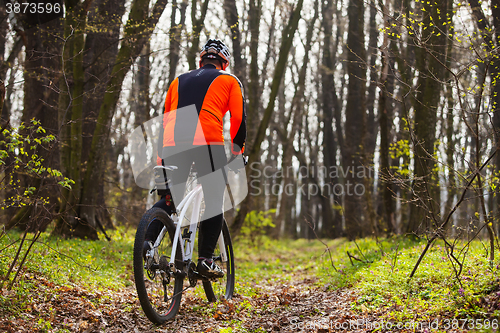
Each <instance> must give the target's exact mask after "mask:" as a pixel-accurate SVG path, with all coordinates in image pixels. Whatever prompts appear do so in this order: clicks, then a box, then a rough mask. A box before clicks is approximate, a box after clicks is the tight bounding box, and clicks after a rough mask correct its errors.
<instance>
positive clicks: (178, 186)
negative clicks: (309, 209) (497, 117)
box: [147, 40, 246, 276]
mask: <svg viewBox="0 0 500 333" xmlns="http://www.w3.org/2000/svg"><path fill="white" fill-rule="evenodd" d="M228 64H229V51H228V50H227V47H226V46H225V45H224V44H223V43H222V42H220V41H217V40H215V41H214V40H209V41H208V42H207V44H206V45H205V46H204V48H203V49H202V52H201V54H200V68H199V69H196V70H193V71H190V72H188V73H185V74H182V75H180V76H179V77H177V78H176V79H175V80H174V81H173V82H172V83H171V85H170V87H169V89H168V92H167V97H166V99H165V110H164V118H163V126H162V132H161V137H160V138H161V140H160V143H161V147H159V150H158V152H159V156H158V163H159V164H163V165H176V166H178V169H177V170H176V171H175V172H174V173H173V175H172V178H173V179H172V181H173V185H172V187H171V191H172V195H173V198H171V197H169V196H162V198H161V200H160V201H159V202H158V203H156V204H155V206H156V207H161V208H163V209H165V210H166V211H167V213H169V214H170V213H172V207H173V205H172V199H173V200H174V202H176V201H177V202H180V200H181V199H182V196H183V194H184V189H185V181H186V179H187V177H188V175H189V172H190V169H191V165H192V164H193V163H194V164H195V167H196V171H197V173H198V177H200V176H204V175H207V174H210V173H213V172H215V171H216V170H218V169H220V168H223V167H224V166H225V165H226V161H227V158H226V154H225V151H224V137H223V118H224V115H225V114H226V112H227V111H230V112H231V130H230V135H231V143H232V145H231V150H232V151H231V153H232V154H233V155H239V154H242V153H243V150H244V144H245V137H246V124H245V109H244V99H243V91H242V86H241V83H240V82H239V80H238V79H237V78H236V77H235V76H233V75H231V74H228V73H226V72H224V69H225V68H226V67H227V65H228ZM201 182H202V185H203V194H204V199H205V212H204V216H203V218H202V223H201V225H200V234H199V241H198V244H199V247H198V252H199V263H198V269H199V271H200V272H201V273H205V274H206V275H207V276H208V275H215V276H216V275H217V274H219V272H217V266H216V265H215V264H214V263H213V262H212V260H211V258H212V255H213V251H214V248H215V245H216V242H217V239H218V237H219V234H220V232H221V227H222V221H223V214H222V204H223V197H224V189H225V186H226V184H225V183H224V182H221V181H220V180H219V179H217V178H216V177H202V181H201ZM159 228H161V226H156V227H153V228H150V229H151V231H150V230H149V229H148V235H149V237H150V238H151V239H153V238H155V237H156V236H155V235H157V234H158V232H159V230H158V229H159ZM148 235H147V236H148Z"/></svg>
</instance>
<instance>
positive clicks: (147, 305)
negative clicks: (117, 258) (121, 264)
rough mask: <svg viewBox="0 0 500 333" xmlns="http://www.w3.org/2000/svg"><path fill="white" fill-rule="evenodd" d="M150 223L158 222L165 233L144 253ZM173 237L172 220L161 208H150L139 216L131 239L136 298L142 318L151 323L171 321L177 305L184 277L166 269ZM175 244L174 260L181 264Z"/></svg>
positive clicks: (179, 253) (178, 245)
mask: <svg viewBox="0 0 500 333" xmlns="http://www.w3.org/2000/svg"><path fill="white" fill-rule="evenodd" d="M153 221H160V222H161V223H162V225H163V226H165V228H166V232H165V233H164V235H163V238H162V239H161V241H160V243H159V245H158V246H157V247H156V248H155V249H153V250H154V251H145V250H144V242H145V236H146V231H147V229H148V227H149V225H150V224H151V223H152V222H153ZM174 234H175V225H174V222H173V221H172V219H171V218H170V217H169V216H168V214H167V213H166V212H165V211H164V210H163V209H161V208H158V207H153V208H151V209H150V210H148V211H147V212H146V213H145V214H144V215H143V216H142V219H141V222H140V223H139V227H138V228H137V232H136V236H135V243H134V278H135V286H136V288H137V296H138V297H139V301H140V303H141V307H142V309H143V310H144V313H145V314H146V317H148V319H149V320H150V321H151V322H153V323H155V324H162V323H164V322H165V321H167V320H169V319H171V318H173V317H174V316H175V315H176V314H177V312H178V311H179V306H180V302H181V297H182V286H183V279H184V276H183V275H182V274H177V273H176V272H173V271H172V269H171V268H170V266H169V262H170V257H171V253H172V247H173V243H174V242H173V238H174ZM153 243H154V241H153ZM175 243H176V246H177V250H176V257H178V258H177V259H180V262H182V258H180V257H181V249H180V244H179V241H178V240H176V242H175ZM146 253H148V254H147V255H145V254H146ZM176 261H178V260H176Z"/></svg>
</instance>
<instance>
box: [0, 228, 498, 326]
mask: <svg viewBox="0 0 500 333" xmlns="http://www.w3.org/2000/svg"><path fill="white" fill-rule="evenodd" d="M134 232H135V230H126V229H118V230H115V231H113V232H111V237H112V241H111V242H108V241H105V240H102V241H86V240H80V239H71V240H65V239H60V238H54V237H51V236H50V235H49V234H43V235H42V236H41V237H40V239H39V242H37V244H36V245H35V246H34V247H33V249H32V251H31V253H30V256H29V258H28V260H27V262H26V264H25V267H24V269H23V274H21V277H20V278H19V279H18V281H17V283H16V284H15V286H14V288H13V290H12V291H11V292H10V293H11V294H10V297H5V296H4V295H1V294H0V313H2V312H3V313H4V314H5V313H8V314H10V315H15V314H16V313H20V312H22V310H23V309H24V308H26V307H29V306H31V305H30V304H31V303H33V302H34V300H33V298H32V290H33V289H34V288H35V284H36V283H37V281H39V280H36V279H34V278H33V276H37V277H43V278H44V279H46V281H47V282H46V284H47V285H49V286H50V285H54V286H69V287H73V286H81V287H85V288H88V289H91V290H96V289H97V290H107V289H119V288H124V287H129V286H131V285H132V276H131V275H132V274H133V270H132V249H133V241H134V240H133V238H134ZM20 236H21V234H20V233H17V232H9V233H8V234H7V236H4V237H2V238H1V239H0V274H1V275H2V276H4V275H5V272H6V270H7V268H8V266H9V265H10V262H11V261H12V258H13V257H14V253H15V251H16V250H17V246H18V245H19V242H15V241H16V239H19V237H20ZM13 242H14V243H13ZM11 243H13V244H12V245H11V246H9V247H6V246H8V245H9V244H11ZM325 243H326V245H327V246H328V248H329V252H327V251H326V246H325V245H324V244H322V243H321V242H319V241H317V240H314V241H308V240H303V239H302V240H295V241H292V240H280V241H275V240H270V239H268V238H266V237H258V238H257V239H254V240H252V241H250V240H245V239H240V240H238V242H237V244H235V253H236V257H237V258H236V269H237V285H236V292H237V293H238V294H240V295H242V296H245V297H257V296H258V295H259V294H261V293H262V292H265V290H266V288H268V287H269V286H270V285H277V284H280V285H281V284H286V283H289V282H290V281H291V280H292V279H307V280H308V281H309V282H308V283H309V284H312V285H313V287H318V286H319V287H322V288H321V289H320V290H325V289H330V290H334V289H339V288H351V289H353V290H354V291H355V292H356V294H357V296H358V297H357V299H356V300H354V301H352V302H351V304H349V306H350V308H351V309H352V310H354V311H355V312H358V313H372V314H374V315H377V316H378V317H379V318H380V319H381V320H386V321H393V322H395V321H401V322H402V321H408V320H416V319H418V320H420V321H423V320H429V319H433V318H436V316H438V315H439V316H441V318H499V317H500V311H499V310H491V307H490V306H489V305H490V304H489V303H488V302H489V300H491V297H493V300H496V301H498V294H497V293H499V292H500V287H499V279H498V276H499V274H498V273H499V272H498V262H499V261H498V259H497V261H496V263H495V265H494V266H493V267H490V265H489V262H488V260H487V253H486V251H485V247H484V246H483V244H482V243H481V242H480V241H474V242H472V243H471V244H470V246H469V247H468V248H466V249H465V250H464V252H462V256H459V259H460V260H463V267H462V273H461V275H460V278H459V279H457V277H456V275H455V272H454V269H453V266H452V265H451V263H450V260H449V257H448V255H447V253H446V250H445V247H444V245H443V244H442V243H439V242H437V243H436V244H435V245H433V246H432V247H431V249H430V250H429V252H428V253H427V255H426V257H425V258H424V260H423V261H422V263H421V264H420V267H419V269H418V270H417V272H416V274H415V276H414V277H413V279H411V280H410V281H408V276H409V273H410V272H411V270H412V269H413V267H414V265H415V262H416V261H417V259H418V257H419V256H420V253H421V252H422V250H423V249H424V246H425V241H415V240H410V239H408V238H404V237H397V238H391V239H385V240H382V241H381V242H380V243H377V242H376V241H375V240H374V239H370V238H367V239H362V240H358V241H357V242H356V243H355V242H348V241H347V240H345V239H336V240H328V241H325ZM463 247H464V244H463V243H457V245H456V249H455V253H456V255H457V256H458V252H459V251H460V249H462V248H463ZM347 253H350V254H351V259H349V256H348V254H347ZM463 254H465V257H464V256H463ZM498 256H499V255H498V253H497V257H498ZM355 258H356V259H355ZM52 289H54V288H52ZM47 293H49V292H48V291H47ZM12 294H14V295H15V297H14V298H13V297H12ZM198 294H199V295H200V297H201V295H202V290H201V288H200V290H198V291H197V295H198ZM47 295H49V294H47ZM492 295H493V296H492ZM495 295H497V296H495ZM47 297H49V296H47ZM495 297H496V298H495ZM13 301H14V302H13ZM96 305H97V304H96ZM250 306H251V305H250V303H249V302H245V301H244V300H243V301H242V302H241V303H239V304H238V311H245V312H247V313H248V314H249V315H252V313H253V311H255V309H249V308H248V307H250ZM215 308H216V307H213V308H210V307H209V306H208V307H207V308H206V309H204V310H203V311H207V313H208V314H211V313H213V312H214V311H215ZM45 324H46V323H44V322H40V326H43V325H45ZM228 332H229V331H228Z"/></svg>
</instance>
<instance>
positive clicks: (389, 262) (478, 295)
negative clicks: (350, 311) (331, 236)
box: [318, 237, 500, 321]
mask: <svg viewBox="0 0 500 333" xmlns="http://www.w3.org/2000/svg"><path fill="white" fill-rule="evenodd" d="M425 244H426V242H425V241H423V240H422V241H412V240H410V239H408V238H404V237H398V238H393V239H386V240H383V241H382V242H381V243H376V242H375V240H373V239H363V240H359V241H357V246H356V244H355V243H353V242H345V243H343V244H340V245H339V246H336V247H335V246H334V247H333V249H334V250H333V253H334V256H333V264H334V265H335V266H336V268H337V271H334V270H332V268H331V267H332V266H331V262H330V261H329V260H323V262H322V265H321V267H320V268H319V272H318V275H320V276H321V277H322V280H323V281H329V283H331V288H342V287H351V288H354V289H355V290H357V291H358V294H359V295H360V297H359V298H358V300H357V301H355V302H353V304H352V306H353V308H354V309H356V310H357V311H359V312H372V313H379V314H380V315H381V316H382V318H383V319H385V320H390V321H407V320H411V319H416V318H418V319H419V320H422V321H424V320H432V319H434V318H436V317H437V316H438V315H439V316H444V317H447V318H499V317H500V311H498V310H495V311H493V312H491V311H489V310H488V304H487V302H485V301H486V299H485V297H486V296H488V295H489V294H491V293H496V292H499V291H500V287H499V283H498V281H499V279H498V273H499V269H498V264H497V263H498V260H497V263H495V264H494V265H493V266H492V267H490V265H489V262H488V260H487V253H486V251H485V247H484V246H483V244H482V243H481V242H480V241H474V242H472V243H471V244H470V246H466V244H465V243H463V242H458V243H457V244H456V246H455V256H458V258H459V260H460V262H461V263H462V265H463V266H462V272H461V274H460V277H459V278H457V277H456V273H455V269H456V270H459V269H460V268H459V267H458V265H457V264H456V263H455V269H454V267H453V265H452V263H451V262H450V259H449V256H448V254H447V252H446V249H445V247H444V245H443V243H442V242H437V243H436V244H434V245H433V246H432V247H431V248H430V250H429V251H428V252H427V254H426V256H425V257H424V259H423V261H422V262H421V263H420V266H419V267H418V270H417V271H416V273H415V275H414V276H413V278H412V279H411V280H409V279H408V277H409V275H410V272H411V271H412V269H413V267H414V266H415V263H416V262H417V259H418V257H419V256H420V254H421V253H422V251H423V250H424V247H425ZM358 247H359V248H358ZM462 249H463V251H462V255H461V256H459V255H458V252H460V250H462ZM347 252H349V253H350V254H351V255H352V256H355V257H356V258H358V259H360V260H363V262H361V261H357V260H353V261H352V263H351V260H349V257H348V255H347ZM464 255H465V257H464ZM497 256H498V255H497Z"/></svg>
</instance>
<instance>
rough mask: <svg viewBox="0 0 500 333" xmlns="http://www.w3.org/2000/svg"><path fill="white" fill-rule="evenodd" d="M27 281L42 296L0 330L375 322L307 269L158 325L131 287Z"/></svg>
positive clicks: (228, 328) (229, 328) (245, 328)
mask: <svg viewBox="0 0 500 333" xmlns="http://www.w3.org/2000/svg"><path fill="white" fill-rule="evenodd" d="M27 278H28V279H31V280H33V282H35V284H36V286H37V287H36V288H37V289H38V290H34V293H35V294H36V295H38V296H39V297H37V298H35V299H34V302H33V305H32V306H30V307H28V308H26V309H25V310H24V311H23V313H22V314H20V315H19V316H18V317H16V318H3V319H0V332H16V333H17V332H179V333H192V332H272V331H274V332H297V331H306V332H330V331H334V328H335V325H338V328H341V327H342V324H343V323H345V324H344V325H347V323H349V324H350V328H349V329H347V330H345V331H351V332H355V331H357V332H366V331H367V330H366V327H365V326H366V325H365V324H364V323H365V322H366V323H368V325H370V323H372V322H374V321H376V317H374V316H373V315H371V316H362V315H361V316H360V315H356V314H354V313H353V312H352V310H351V309H350V304H351V303H352V302H353V301H354V300H355V299H356V295H355V294H354V292H352V291H349V290H336V291H328V287H320V286H316V285H315V283H314V282H315V279H314V278H312V279H311V277H310V275H309V274H308V272H307V270H305V271H301V272H283V276H281V277H280V278H278V279H268V280H263V281H258V282H256V283H255V285H254V287H255V288H256V289H257V290H258V291H259V292H258V293H256V294H255V295H253V296H243V295H241V294H238V291H237V290H236V294H235V295H234V297H233V298H232V299H231V300H229V301H222V302H219V303H215V304H211V303H208V302H207V301H206V299H204V298H203V297H189V298H187V299H186V298H184V299H183V300H182V305H181V308H180V310H179V313H178V315H177V316H176V318H175V319H174V320H172V321H170V322H167V323H166V324H164V325H162V326H158V327H156V326H153V325H152V324H151V323H150V322H149V321H148V319H147V318H146V317H145V316H144V313H143V312H142V310H141V307H140V304H139V302H138V300H137V293H136V292H135V289H134V287H132V286H130V287H127V288H123V289H118V290H107V291H98V290H89V289H85V288H82V287H78V286H74V287H67V286H64V287H60V286H55V285H54V284H53V283H51V282H50V281H48V280H47V279H45V278H41V277H36V276H28V277H27ZM3 296H8V293H4V295H3ZM354 320H357V321H356V322H353V321H354ZM363 320H364V321H363ZM49 323H50V326H49ZM344 327H345V328H348V327H349V326H344ZM330 329H331V330H330ZM370 331H371V330H370Z"/></svg>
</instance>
